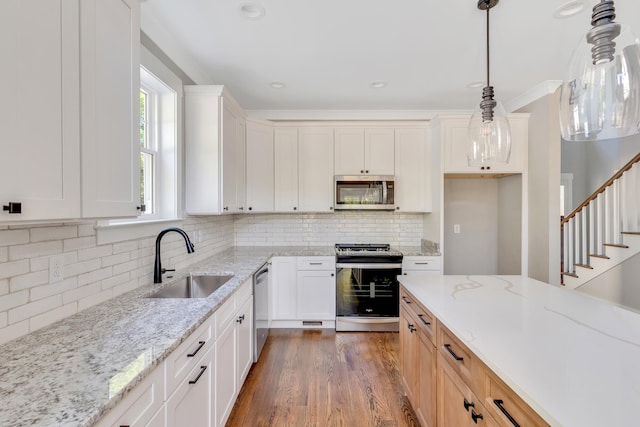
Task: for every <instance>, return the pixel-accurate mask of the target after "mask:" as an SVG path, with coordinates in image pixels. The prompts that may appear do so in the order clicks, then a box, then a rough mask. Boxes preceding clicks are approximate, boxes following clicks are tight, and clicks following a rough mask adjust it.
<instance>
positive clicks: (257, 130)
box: [245, 121, 297, 212]
mask: <svg viewBox="0 0 640 427" xmlns="http://www.w3.org/2000/svg"><path fill="white" fill-rule="evenodd" d="M273 134H274V132H273V126H269V125H266V124H262V123H258V122H253V121H249V122H247V156H246V159H247V163H246V169H247V173H246V176H247V205H246V209H245V211H248V212H273V211H274V200H275V199H274V197H275V193H274V167H273V165H274V150H273V148H274V143H273ZM296 170H297V168H296ZM295 181H296V182H297V176H296V179H295ZM296 193H297V189H296Z"/></svg>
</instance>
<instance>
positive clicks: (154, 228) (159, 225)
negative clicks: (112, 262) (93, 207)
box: [96, 218, 183, 245]
mask: <svg viewBox="0 0 640 427" xmlns="http://www.w3.org/2000/svg"><path fill="white" fill-rule="evenodd" d="M182 221H183V220H182V218H172V219H152V220H148V221H130V222H111V223H109V222H107V221H104V222H101V221H98V223H97V224H96V241H97V243H98V245H106V244H109V243H117V242H122V241H125V240H135V239H140V238H143V237H151V236H156V235H157V234H158V233H159V232H160V231H162V230H163V229H165V228H167V227H174V226H179V225H180V224H181V223H182Z"/></svg>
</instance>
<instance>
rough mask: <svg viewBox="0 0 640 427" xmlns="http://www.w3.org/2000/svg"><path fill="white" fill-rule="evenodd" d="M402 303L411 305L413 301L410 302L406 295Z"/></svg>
mask: <svg viewBox="0 0 640 427" xmlns="http://www.w3.org/2000/svg"><path fill="white" fill-rule="evenodd" d="M402 301H404V303H405V304H411V300H409V299H408V298H407V297H405V296H404V295H403V296H402Z"/></svg>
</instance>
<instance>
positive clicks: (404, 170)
mask: <svg viewBox="0 0 640 427" xmlns="http://www.w3.org/2000/svg"><path fill="white" fill-rule="evenodd" d="M395 163H396V175H395V177H396V182H395V203H396V209H397V210H398V211H399V212H431V209H432V195H431V193H432V191H431V179H432V174H433V171H432V168H431V144H430V142H429V134H428V131H427V129H420V128H416V129H411V128H407V129H396V144H395Z"/></svg>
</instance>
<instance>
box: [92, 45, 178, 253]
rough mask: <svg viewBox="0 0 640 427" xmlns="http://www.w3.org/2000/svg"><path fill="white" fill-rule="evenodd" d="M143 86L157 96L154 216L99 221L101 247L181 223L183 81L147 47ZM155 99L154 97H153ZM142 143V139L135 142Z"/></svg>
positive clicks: (142, 63) (154, 106)
mask: <svg viewBox="0 0 640 427" xmlns="http://www.w3.org/2000/svg"><path fill="white" fill-rule="evenodd" d="M140 87H141V88H144V89H145V90H146V91H148V92H150V93H152V94H155V96H156V99H155V101H153V102H150V103H149V104H152V110H154V109H155V111H153V112H152V114H154V115H155V118H156V123H157V126H154V125H152V126H150V127H149V128H148V130H149V131H150V132H151V135H150V136H151V137H152V138H155V142H154V144H157V154H156V157H157V158H156V160H155V162H156V167H155V168H154V169H155V170H154V172H155V177H154V180H155V183H154V192H155V193H154V195H153V198H154V201H155V210H154V212H153V213H142V214H141V215H140V216H138V217H137V218H129V219H123V220H106V221H98V222H97V224H96V230H97V240H98V244H104V243H111V242H116V241H121V240H129V239H134V238H140V237H148V236H153V235H156V234H157V233H158V232H159V231H160V230H162V229H163V228H165V227H167V226H169V225H174V224H179V223H180V222H181V221H182V192H181V190H180V189H181V188H182V166H181V165H182V161H181V159H182V145H183V142H182V115H183V112H182V98H183V82H182V80H181V79H180V78H179V77H178V76H177V75H176V74H175V73H173V72H172V71H171V70H170V69H169V68H168V67H167V66H166V65H165V64H163V63H162V62H161V61H160V60H159V59H158V58H157V57H155V56H154V55H153V54H152V53H151V52H150V51H149V50H148V49H146V48H145V47H144V46H141V48H140ZM152 97H153V96H152ZM136 143H138V144H139V140H136Z"/></svg>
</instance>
